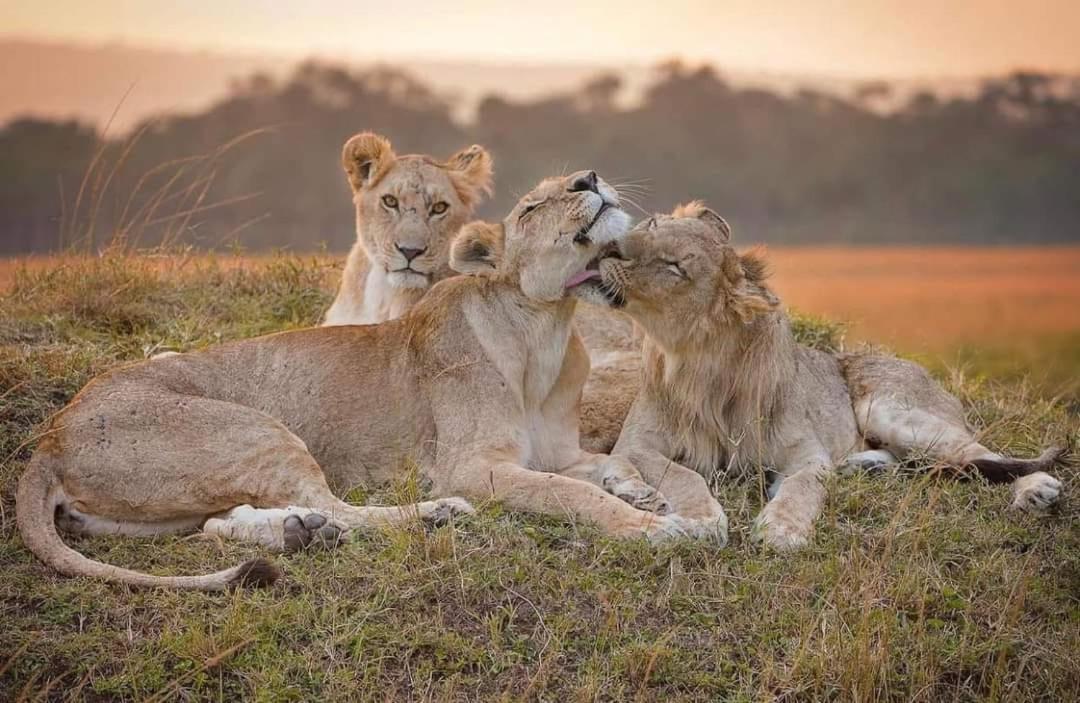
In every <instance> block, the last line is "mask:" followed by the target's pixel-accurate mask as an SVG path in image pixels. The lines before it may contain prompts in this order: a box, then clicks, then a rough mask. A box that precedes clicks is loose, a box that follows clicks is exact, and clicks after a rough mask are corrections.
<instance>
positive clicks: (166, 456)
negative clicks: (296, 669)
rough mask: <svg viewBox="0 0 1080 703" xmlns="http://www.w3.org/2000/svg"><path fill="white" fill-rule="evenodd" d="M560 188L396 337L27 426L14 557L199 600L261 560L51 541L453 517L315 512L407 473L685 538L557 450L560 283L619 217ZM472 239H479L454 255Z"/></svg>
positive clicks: (323, 334)
mask: <svg viewBox="0 0 1080 703" xmlns="http://www.w3.org/2000/svg"><path fill="white" fill-rule="evenodd" d="M574 179H575V176H570V177H567V178H555V179H549V180H547V181H544V182H543V183H542V184H540V185H539V186H538V187H537V188H536V189H535V190H534V191H533V192H531V193H530V194H529V195H527V196H526V198H525V200H524V201H523V203H522V204H519V205H518V207H516V208H515V209H514V210H513V211H512V212H511V213H510V215H509V217H508V218H507V219H506V221H505V222H504V223H503V224H502V225H500V226H498V230H499V231H501V233H502V240H503V246H504V252H505V256H504V257H503V259H502V261H501V262H500V264H499V265H498V266H497V267H496V268H494V269H492V270H491V271H490V273H488V274H486V275H482V276H458V277H454V278H452V279H449V280H446V281H443V282H441V283H439V284H437V285H436V286H434V287H433V288H432V289H431V291H430V292H429V294H428V295H427V296H425V298H424V299H423V300H422V301H421V302H420V303H418V304H417V305H416V306H415V307H414V308H413V309H412V310H411V311H409V312H408V313H407V314H406V315H404V316H403V317H402V318H400V319H397V320H393V321H390V322H387V323H383V324H380V325H371V326H341V327H321V328H314V329H308V330H300V331H295V332H286V333H281V334H275V335H269V336H265V337H260V338H256V339H250V340H244V341H239V342H235V343H231V344H226V345H221V346H218V347H213V348H211V349H208V350H206V351H203V352H197V353H190V354H182V355H174V356H170V357H166V358H161V359H156V360H152V361H148V362H144V363H141V364H136V365H132V366H128V367H125V368H121V369H117V370H115V371H113V372H110V373H107V374H105V375H103V376H101V377H99V378H97V379H95V380H94V381H92V382H91V383H89V384H88V385H87V386H86V387H85V388H84V389H83V390H82V392H80V393H79V394H78V396H76V398H75V399H74V400H73V401H72V402H71V403H70V404H69V405H68V406H67V407H65V408H64V409H63V410H62V411H60V412H59V413H58V414H57V415H56V416H55V417H54V418H53V419H52V421H51V422H50V423H49V426H48V427H47V428H46V430H45V434H44V438H43V439H42V441H41V442H40V444H39V446H38V448H37V450H36V452H35V454H34V456H33V458H32V460H31V463H30V466H29V468H28V469H27V471H26V473H25V474H24V475H23V477H22V479H21V480H20V483H19V492H18V498H17V516H18V524H19V528H20V531H21V533H22V536H23V540H24V541H25V543H26V544H27V546H28V547H29V548H30V549H31V550H32V551H33V552H34V553H35V554H37V556H38V557H39V558H41V559H42V560H43V561H45V562H46V563H47V564H49V565H51V566H52V567H54V568H56V569H58V570H60V571H62V572H64V573H67V574H72V575H84V576H93V577H97V578H103V579H107V580H113V581H120V582H124V583H129V584H135V585H145V586H170V587H177V588H200V589H220V588H225V587H227V586H229V585H233V584H236V583H239V582H242V581H244V580H245V579H246V580H255V581H260V580H261V581H267V580H270V579H271V578H272V576H273V573H272V572H270V571H269V570H268V569H267V568H265V565H264V564H261V563H260V564H255V565H250V564H249V565H246V566H243V567H237V568H234V569H230V570H226V571H224V572H219V573H216V574H210V575H206V576H193V577H188V576H181V577H157V576H150V575H147V574H142V573H139V572H135V571H130V570H125V569H119V568H117V567H113V566H108V565H105V564H102V563H100V562H96V561H92V560H90V559H87V558H86V557H83V556H82V555H80V554H79V553H77V552H76V551H74V550H73V549H71V548H70V547H68V546H66V545H65V544H64V543H63V542H62V541H61V539H60V538H59V535H58V533H57V523H59V525H60V526H61V527H62V528H63V529H65V530H68V531H72V532H81V533H89V534H109V533H112V534H141V535H150V534H162V533H166V532H175V531H180V530H188V529H194V528H197V527H199V526H200V525H201V526H202V528H203V530H205V531H207V532H211V533H214V534H218V535H221V536H224V537H230V538H235V539H246V540H251V541H256V542H258V543H260V544H263V545H264V546H266V547H268V548H270V549H274V550H290V549H296V548H302V547H304V546H308V545H312V544H325V545H327V546H335V545H337V544H338V543H339V542H340V541H342V538H343V536H344V535H345V534H347V533H348V531H349V530H353V529H363V528H371V527H378V526H383V525H394V524H398V523H400V522H402V521H403V520H406V519H409V518H410V517H412V516H419V517H421V518H425V519H432V520H439V519H443V518H445V517H447V516H449V515H452V514H454V513H456V512H467V511H469V510H470V509H471V508H470V507H469V505H468V503H466V502H465V501H464V500H462V499H460V498H441V499H438V500H434V501H428V502H424V503H419V504H417V505H414V506H402V507H358V506H353V505H349V504H347V503H345V502H343V501H341V500H340V499H339V498H337V497H336V496H338V495H342V494H343V493H345V492H346V491H348V490H349V489H350V488H351V487H353V486H356V485H358V484H369V483H384V482H387V481H390V480H393V479H395V478H397V477H400V476H401V475H402V472H403V471H404V470H406V467H409V466H411V467H415V468H416V469H417V470H418V471H419V473H420V474H421V476H422V477H423V478H424V479H426V480H427V481H428V482H429V483H430V485H431V491H432V493H433V494H434V495H435V496H455V495H464V496H467V497H468V498H470V499H474V500H485V499H495V500H499V501H502V502H503V503H504V504H505V505H506V506H507V507H509V508H511V509H519V510H526V511H535V512H540V513H547V514H550V515H556V516H568V517H570V518H571V519H576V520H582V521H587V522H592V523H595V524H597V525H598V526H599V527H600V528H601V529H602V530H603V531H604V532H606V533H608V534H610V535H615V536H619V537H631V536H635V535H643V536H648V537H650V538H653V539H661V538H664V537H667V536H672V535H679V534H687V533H691V534H705V533H707V532H708V531H709V530H710V529H711V528H712V526H710V525H699V524H697V523H695V522H694V521H691V520H686V519H684V518H681V517H678V516H663V515H658V514H654V513H652V512H646V511H643V510H639V509H636V508H635V507H632V506H631V505H629V504H628V503H627V502H625V501H624V500H621V499H620V497H617V496H622V497H625V498H626V500H630V501H632V502H636V503H641V504H643V505H645V506H648V507H654V508H656V509H658V510H659V509H660V508H662V507H664V506H662V505H660V502H659V501H660V498H659V496H658V494H657V493H656V491H655V490H652V489H651V488H649V487H648V486H646V488H647V489H648V490H649V491H650V493H649V496H643V495H641V494H638V493H634V491H633V486H634V485H635V483H636V484H640V485H644V484H643V482H642V481H641V479H640V477H639V476H637V474H636V472H634V470H633V468H632V466H630V465H629V463H628V462H626V461H625V460H610V459H609V457H606V456H595V455H590V454H586V453H584V452H582V451H581V449H580V447H579V445H578V430H577V428H578V426H577V409H578V402H579V399H580V395H581V387H582V385H583V384H584V381H585V376H586V374H587V373H588V358H587V356H586V355H585V351H584V348H583V347H582V345H581V342H580V340H579V339H578V338H577V337H576V335H574V334H573V333H572V328H571V326H570V320H571V317H572V315H573V312H574V307H575V301H574V299H573V298H571V297H568V296H567V294H566V286H565V284H566V282H567V281H568V279H569V278H571V277H572V276H574V275H576V274H579V273H580V272H582V271H583V270H584V269H585V267H586V264H587V263H588V262H589V261H590V259H592V258H593V257H595V256H596V254H597V253H598V251H599V249H600V247H601V246H602V245H603V244H605V243H608V242H611V241H614V240H616V239H617V238H619V237H621V236H622V235H623V234H624V233H625V231H626V228H627V223H628V220H629V218H628V217H627V216H626V214H625V213H623V212H622V211H621V210H619V209H617V207H610V208H609V209H607V210H606V211H604V214H603V215H602V216H601V215H600V214H599V213H600V212H601V206H602V204H607V205H608V206H613V205H614V204H616V203H617V194H616V193H615V191H614V190H613V189H611V188H610V187H608V186H607V185H606V184H604V183H603V182H602V181H598V186H597V188H598V191H597V192H581V191H578V190H570V189H569V188H568V186H569V185H570V184H572V183H574V182H575V181H574ZM537 204H538V207H537V208H536V209H535V210H534V211H533V212H532V213H531V214H529V215H528V216H525V215H523V208H524V207H526V206H531V205H537ZM478 231H484V232H487V231H490V230H488V229H483V228H478V227H473V228H468V229H466V231H465V232H464V235H463V236H466V237H467V236H470V233H476V232H478ZM582 233H584V234H582ZM582 237H584V239H582ZM575 239H576V240H577V241H575ZM459 251H463V252H474V251H476V248H475V247H467V246H462V247H461V248H459ZM559 472H561V473H564V474H565V475H558V474H559ZM579 479H582V480H579ZM586 481H588V482H586ZM594 484H599V485H594ZM624 494H627V495H624ZM650 501H651V502H650ZM54 516H55V520H54Z"/></svg>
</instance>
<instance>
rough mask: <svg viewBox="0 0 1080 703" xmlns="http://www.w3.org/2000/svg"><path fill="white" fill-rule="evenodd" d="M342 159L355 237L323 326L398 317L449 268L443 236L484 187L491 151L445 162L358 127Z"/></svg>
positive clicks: (462, 219) (463, 218)
mask: <svg viewBox="0 0 1080 703" xmlns="http://www.w3.org/2000/svg"><path fill="white" fill-rule="evenodd" d="M341 165H342V167H343V168H344V169H345V177H346V179H347V180H348V181H349V187H350V188H351V189H352V194H353V206H354V207H355V208H356V243H355V244H354V245H353V248H352V250H351V251H350V252H349V256H348V258H347V259H346V260H345V270H344V271H343V272H342V274H341V285H340V287H339V288H338V293H337V297H335V298H334V303H333V305H331V306H330V309H329V310H327V311H326V317H325V318H324V320H323V324H324V325H372V324H376V323H379V322H386V321H387V320H392V319H394V318H397V317H400V316H402V315H404V314H405V312H406V311H407V310H408V309H409V308H411V307H412V306H413V305H415V304H416V302H417V301H419V300H420V298H421V297H423V295H424V293H426V292H427V291H428V289H429V288H430V287H431V286H432V285H434V284H435V283H437V282H438V281H441V280H442V279H444V278H446V277H448V276H451V275H453V273H454V272H453V271H452V270H451V269H450V266H449V257H450V242H451V240H452V239H453V238H454V235H455V234H457V231H458V230H459V229H460V228H461V226H462V225H463V224H465V223H466V222H468V220H469V218H470V217H472V211H473V208H474V207H475V206H476V205H477V203H479V202H480V200H481V199H482V198H483V196H484V195H486V194H490V193H491V156H489V155H488V153H487V151H486V150H485V149H484V148H483V147H481V146H477V145H475V144H474V145H472V146H470V147H468V148H466V149H462V150H461V151H459V152H457V153H456V154H454V155H453V156H451V157H450V158H449V159H447V160H446V161H438V160H436V159H434V158H432V157H430V156H426V155H423V154H407V155H404V156H398V155H397V154H395V153H394V150H393V148H392V147H391V146H390V142H389V140H387V139H386V138H385V137H381V136H379V135H378V134H372V133H371V132H361V133H360V134H357V135H355V136H353V137H352V138H351V139H349V141H347V142H345V147H344V148H343V149H342V153H341Z"/></svg>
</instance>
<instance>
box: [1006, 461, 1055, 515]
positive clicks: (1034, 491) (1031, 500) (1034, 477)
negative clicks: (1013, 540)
mask: <svg viewBox="0 0 1080 703" xmlns="http://www.w3.org/2000/svg"><path fill="white" fill-rule="evenodd" d="M1012 494H1013V502H1012V505H1010V506H1009V507H1010V508H1012V509H1013V510H1024V511H1027V512H1041V511H1043V510H1046V509H1047V508H1049V507H1051V506H1053V505H1054V504H1055V503H1057V502H1058V500H1060V498H1061V481H1059V480H1057V479H1056V478H1054V477H1053V476H1051V475H1050V474H1048V473H1044V472H1042V471H1036V472H1035V473H1033V474H1028V475H1027V476H1021V477H1020V478H1018V479H1016V480H1015V481H1014V482H1013V485H1012Z"/></svg>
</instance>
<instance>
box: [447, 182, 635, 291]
mask: <svg viewBox="0 0 1080 703" xmlns="http://www.w3.org/2000/svg"><path fill="white" fill-rule="evenodd" d="M629 225H630V217H629V215H627V214H626V213H625V212H623V210H622V209H620V207H619V194H618V192H616V190H615V189H614V188H612V187H611V186H610V185H608V184H607V183H606V182H604V180H603V179H601V178H600V177H598V176H597V175H596V172H595V171H579V172H577V173H574V174H571V175H569V176H561V177H558V178H548V179H545V180H544V181H542V182H541V183H540V184H539V185H538V186H536V187H535V188H533V189H532V191H530V192H529V193H527V194H526V195H525V196H524V197H523V198H522V199H521V200H520V201H519V202H518V204H517V205H515V206H514V209H513V210H511V211H510V214H509V215H508V216H507V218H506V219H505V220H504V221H503V222H502V224H500V225H488V224H485V223H473V224H472V225H469V226H467V227H466V228H465V229H463V230H462V235H461V236H460V237H459V238H458V240H457V241H456V242H455V244H454V253H453V254H452V256H451V258H452V260H453V262H454V267H455V268H456V269H457V270H459V271H462V272H470V273H471V272H478V271H484V270H487V271H494V272H497V273H499V274H500V275H505V276H511V277H515V278H516V279H517V280H518V281H519V282H520V284H521V290H522V292H524V293H525V295H527V296H528V297H529V298H531V299H533V300H536V301H538V302H552V301H556V300H561V299H562V298H564V297H566V295H567V292H568V291H573V290H575V289H577V288H578V287H579V286H581V285H583V284H585V283H586V282H588V281H591V280H594V279H597V278H599V276H600V272H599V270H598V269H597V268H596V267H597V265H598V263H599V260H598V255H599V254H600V252H601V250H602V249H603V248H604V247H605V246H608V245H611V244H612V243H613V242H615V241H617V240H618V239H620V238H621V237H622V236H623V235H624V234H625V233H626V230H627V228H628V227H629Z"/></svg>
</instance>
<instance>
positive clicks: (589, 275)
mask: <svg viewBox="0 0 1080 703" xmlns="http://www.w3.org/2000/svg"><path fill="white" fill-rule="evenodd" d="M605 259H618V260H620V261H621V260H622V254H621V253H620V251H619V244H618V242H609V243H607V244H605V245H604V246H603V247H602V248H601V249H600V253H598V254H597V255H596V256H595V257H593V258H592V260H591V261H589V263H588V264H586V265H585V270H584V271H582V272H581V273H579V274H576V275H574V276H572V277H571V278H570V280H568V281H567V282H566V288H567V289H570V288H576V287H578V286H582V285H588V286H590V287H592V288H594V289H596V290H597V291H599V292H600V293H601V294H603V296H604V297H605V298H606V299H607V301H608V303H609V304H611V305H612V307H622V306H623V305H625V304H626V299H625V298H624V297H623V295H622V292H621V291H620V290H618V288H617V287H615V286H612V285H611V284H609V283H608V282H607V281H606V280H604V275H603V274H602V273H601V271H600V263H601V262H602V261H604V260H605Z"/></svg>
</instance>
